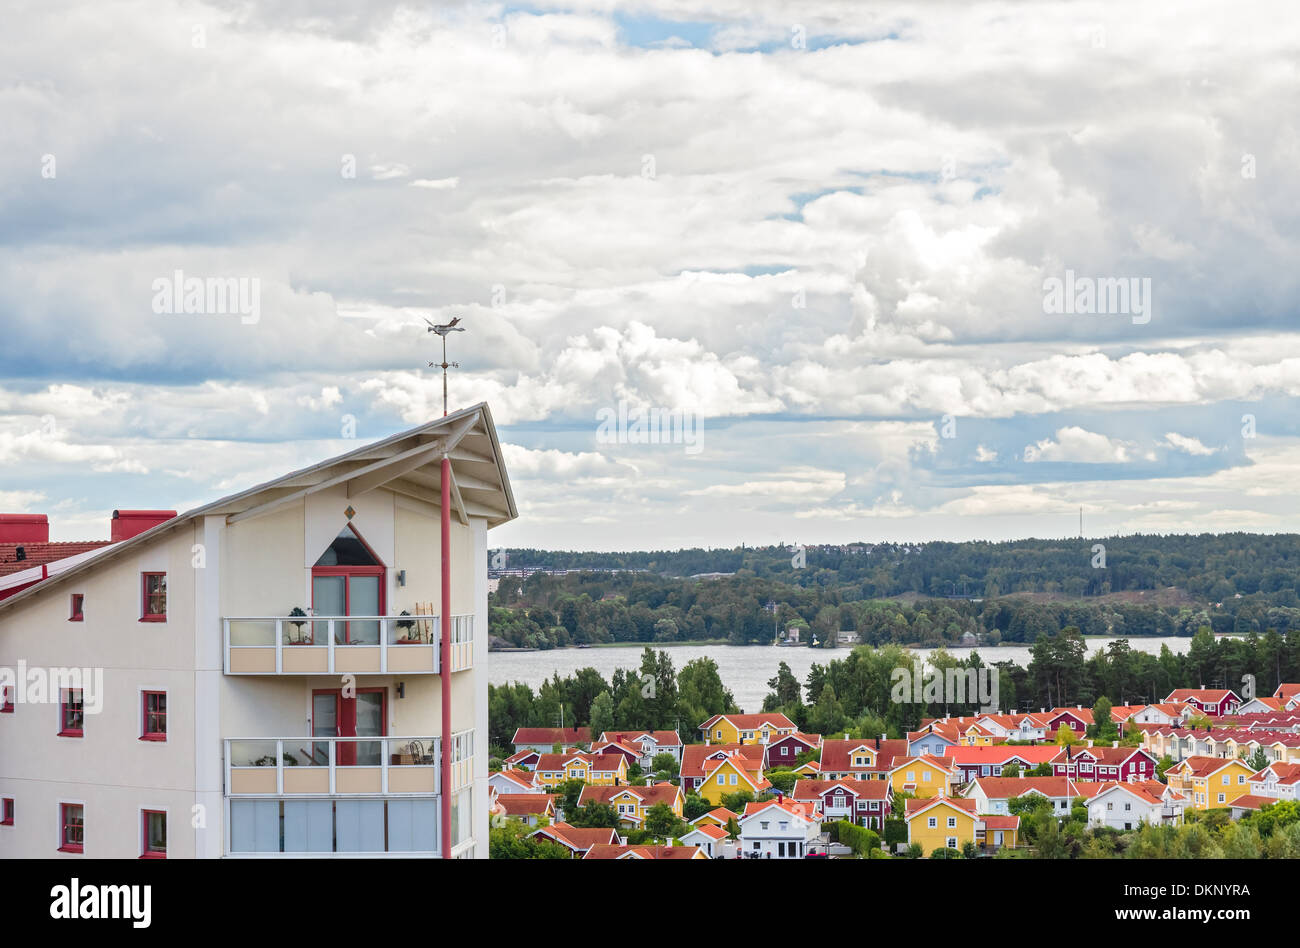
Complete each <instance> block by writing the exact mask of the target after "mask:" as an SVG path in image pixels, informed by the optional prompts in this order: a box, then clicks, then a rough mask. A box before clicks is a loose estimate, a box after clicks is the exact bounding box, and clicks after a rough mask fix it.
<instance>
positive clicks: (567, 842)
mask: <svg viewBox="0 0 1300 948" xmlns="http://www.w3.org/2000/svg"><path fill="white" fill-rule="evenodd" d="M528 835H529V836H545V837H547V838H549V839H553V840H554V841H555V842H557V843H559V844H560V845H562V846H566V847H568V848H569V849H572V850H575V851H577V852H586V851H587V850H588V849H590V848H591V847H592V846H596V845H599V844H602V843H603V844H609V843H616V842H617V841H618V830H615V829H609V828H592V827H586V826H570V825H569V824H568V823H552V824H551V825H550V826H544V827H542V828H541V829H539V830H534V831H533V832H532V833H529V834H528Z"/></svg>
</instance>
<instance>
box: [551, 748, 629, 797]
mask: <svg viewBox="0 0 1300 948" xmlns="http://www.w3.org/2000/svg"><path fill="white" fill-rule="evenodd" d="M533 772H534V773H535V774H537V782H538V783H539V784H540V785H541V786H543V787H545V788H546V789H547V790H551V789H554V788H555V787H558V786H560V785H561V784H563V783H564V782H565V781H566V780H581V781H582V782H583V783H588V784H594V785H595V786H599V787H615V786H619V785H621V784H625V783H627V758H626V757H624V756H623V755H622V754H586V753H573V752H570V753H567V754H542V755H541V756H540V757H539V758H538V760H537V769H536V770H535V771H533Z"/></svg>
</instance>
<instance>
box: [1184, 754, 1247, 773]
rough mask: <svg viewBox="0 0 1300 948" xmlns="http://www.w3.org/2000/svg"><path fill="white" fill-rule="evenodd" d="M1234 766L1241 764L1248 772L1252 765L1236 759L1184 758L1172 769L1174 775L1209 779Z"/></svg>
mask: <svg viewBox="0 0 1300 948" xmlns="http://www.w3.org/2000/svg"><path fill="white" fill-rule="evenodd" d="M1232 764H1241V766H1243V767H1245V768H1246V769H1247V770H1249V769H1250V765H1248V764H1247V763H1246V762H1245V761H1241V760H1238V759H1237V758H1235V757H1203V756H1193V757H1184V758H1183V759H1182V760H1181V761H1180V762H1179V763H1178V764H1177V765H1175V766H1174V767H1172V768H1170V769H1171V770H1173V772H1174V773H1177V774H1185V775H1187V776H1191V777H1209V776H1213V775H1214V774H1216V773H1218V772H1219V771H1220V770H1222V769H1223V768H1225V767H1228V766H1231V765H1232Z"/></svg>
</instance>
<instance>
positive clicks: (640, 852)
mask: <svg viewBox="0 0 1300 948" xmlns="http://www.w3.org/2000/svg"><path fill="white" fill-rule="evenodd" d="M582 858H583V859H708V858H709V857H708V855H707V854H706V853H705V852H704V851H703V850H702V849H700V848H699V847H698V846H629V845H627V844H626V843H616V844H613V845H596V846H592V847H591V848H590V849H589V850H587V854H586V855H585V856H583V857H582Z"/></svg>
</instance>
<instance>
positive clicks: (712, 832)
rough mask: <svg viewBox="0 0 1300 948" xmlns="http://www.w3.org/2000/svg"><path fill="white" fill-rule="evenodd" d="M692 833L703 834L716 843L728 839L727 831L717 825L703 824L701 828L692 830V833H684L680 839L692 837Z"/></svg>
mask: <svg viewBox="0 0 1300 948" xmlns="http://www.w3.org/2000/svg"><path fill="white" fill-rule="evenodd" d="M691 833H701V834H703V835H704V836H707V837H708V838H709V839H711V840H713V841H714V842H716V841H718V840H720V839H726V838H727V831H726V830H725V829H723V828H722V827H721V826H718V825H717V824H715V823H701V824H700V825H699V826H697V827H695V829H693V830H691V831H690V833H683V834H682V835H681V837H680V838H681V839H685V838H686V837H687V836H690V835H691Z"/></svg>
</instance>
